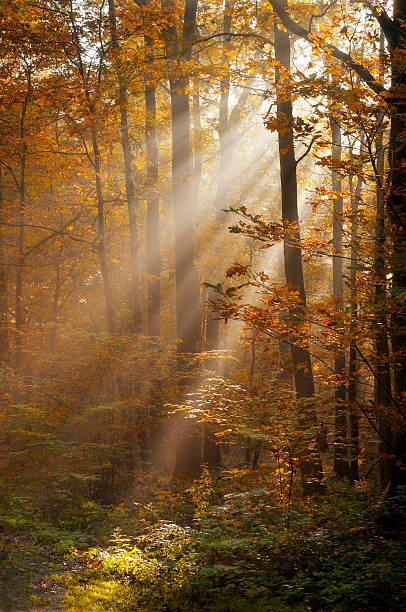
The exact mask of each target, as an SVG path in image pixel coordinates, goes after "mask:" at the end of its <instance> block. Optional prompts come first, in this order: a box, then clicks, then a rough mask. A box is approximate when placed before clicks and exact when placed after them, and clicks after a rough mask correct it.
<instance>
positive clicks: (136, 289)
mask: <svg viewBox="0 0 406 612" xmlns="http://www.w3.org/2000/svg"><path fill="white" fill-rule="evenodd" d="M109 20H110V32H111V42H112V50H113V53H114V54H115V60H116V73H117V79H118V86H119V103H120V138H121V148H122V151H123V157H124V177H125V189H126V196H127V209H128V220H129V226H130V292H129V293H130V329H131V331H132V332H136V333H139V332H140V331H141V277H140V265H139V240H138V223H137V200H136V197H135V186H134V177H133V168H132V166H133V156H132V151H131V143H130V135H129V130H128V103H129V101H128V91H127V80H126V77H125V73H124V71H123V69H122V67H121V65H120V63H121V58H120V52H121V49H120V44H119V39H118V35H117V23H116V8H115V0H109Z"/></svg>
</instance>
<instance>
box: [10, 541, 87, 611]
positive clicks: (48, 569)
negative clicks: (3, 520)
mask: <svg viewBox="0 0 406 612" xmlns="http://www.w3.org/2000/svg"><path fill="white" fill-rule="evenodd" d="M70 571H79V567H78V562H77V560H74V559H65V558H64V557H63V555H61V554H58V553H56V552H55V550H54V549H53V548H52V547H51V546H50V545H49V544H44V543H41V542H39V541H37V540H36V539H35V538H33V537H32V536H30V535H27V534H15V533H13V534H4V533H1V534H0V612H28V611H29V612H34V611H35V612H58V611H62V610H64V607H63V596H64V593H65V591H66V587H65V577H66V575H67V573H68V572H70Z"/></svg>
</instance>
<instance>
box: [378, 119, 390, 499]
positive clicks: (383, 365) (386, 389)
mask: <svg viewBox="0 0 406 612" xmlns="http://www.w3.org/2000/svg"><path fill="white" fill-rule="evenodd" d="M378 121H379V127H378V129H377V133H376V138H375V151H376V170H377V174H378V180H377V183H376V228H375V262H374V268H375V302H376V307H377V319H378V320H377V326H376V335H375V349H376V358H377V365H376V378H375V385H376V403H377V407H378V429H379V432H380V434H381V435H382V439H381V441H380V444H379V453H380V455H381V457H380V461H379V477H380V482H381V487H382V489H385V488H386V487H387V486H388V484H389V482H390V480H391V473H392V469H393V456H392V455H393V448H392V446H393V431H392V427H393V424H392V422H391V418H390V410H389V408H390V407H391V405H392V398H391V385H392V381H391V371H390V357H389V341H388V320H387V303H386V292H387V281H386V274H387V270H386V264H385V248H386V245H385V243H386V238H385V194H384V191H383V185H384V182H383V181H384V170H385V154H384V147H383V129H382V121H383V116H380V117H379V118H378Z"/></svg>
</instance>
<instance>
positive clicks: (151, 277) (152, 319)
mask: <svg viewBox="0 0 406 612" xmlns="http://www.w3.org/2000/svg"><path fill="white" fill-rule="evenodd" d="M145 47H146V54H145V59H146V61H147V62H152V60H153V58H154V41H153V39H152V38H150V37H149V36H146V37H145ZM156 121H157V117H156V93H155V85H154V82H153V76H151V75H148V74H147V75H146V82H145V143H146V149H147V180H148V189H149V192H148V196H147V197H148V201H147V273H148V335H149V336H159V335H160V333H161V328H160V310H161V280H160V279H161V248H160V243H159V236H160V228H159V195H158V147H157V140H156Z"/></svg>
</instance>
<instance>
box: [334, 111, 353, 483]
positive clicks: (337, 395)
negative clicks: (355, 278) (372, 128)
mask: <svg viewBox="0 0 406 612" xmlns="http://www.w3.org/2000/svg"><path fill="white" fill-rule="evenodd" d="M330 128H331V153H332V161H333V164H334V163H337V164H338V163H339V162H341V128H340V124H339V123H338V120H337V119H336V118H335V117H334V116H331V117H330ZM331 190H332V192H333V247H334V257H333V297H334V299H335V301H336V304H335V309H336V310H337V312H338V313H339V316H340V315H341V314H342V313H343V310H344V298H343V296H344V294H343V257H342V256H343V227H342V224H343V196H342V193H341V178H340V175H339V173H338V172H337V170H334V166H333V170H332V172H331ZM334 329H335V332H336V334H337V339H338V342H339V341H340V339H341V336H342V335H343V331H344V329H343V322H342V320H340V319H338V320H337V322H336V323H335V325H334ZM334 373H335V376H336V381H337V382H336V387H335V392H334V399H335V428H334V471H335V473H336V474H337V475H338V476H348V472H349V464H348V450H347V445H346V439H347V436H348V431H347V426H348V423H347V408H346V405H345V399H346V392H345V350H344V349H343V348H342V347H341V348H339V349H337V350H336V352H335V356H334Z"/></svg>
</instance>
